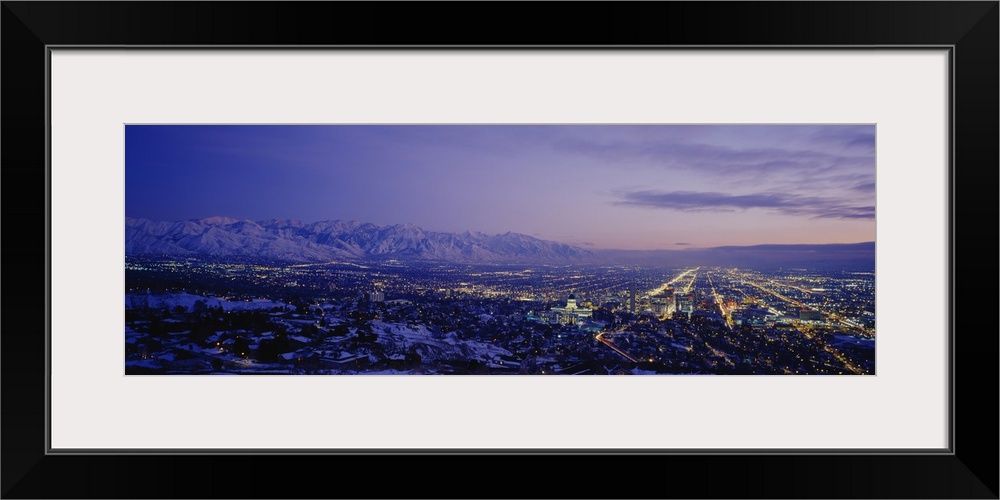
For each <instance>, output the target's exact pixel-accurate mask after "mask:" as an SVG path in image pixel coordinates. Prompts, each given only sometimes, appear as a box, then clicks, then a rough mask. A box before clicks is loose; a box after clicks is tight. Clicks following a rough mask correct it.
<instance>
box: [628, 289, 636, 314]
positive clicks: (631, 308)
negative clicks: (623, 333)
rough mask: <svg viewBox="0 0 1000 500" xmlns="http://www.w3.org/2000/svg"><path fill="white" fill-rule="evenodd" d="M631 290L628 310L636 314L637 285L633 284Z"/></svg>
mask: <svg viewBox="0 0 1000 500" xmlns="http://www.w3.org/2000/svg"><path fill="white" fill-rule="evenodd" d="M629 291H630V292H631V293H630V296H629V301H628V311H629V312H630V313H632V314H635V286H634V285H633V286H632V289H631V290H629Z"/></svg>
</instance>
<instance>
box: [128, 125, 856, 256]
mask: <svg viewBox="0 0 1000 500" xmlns="http://www.w3.org/2000/svg"><path fill="white" fill-rule="evenodd" d="M125 214H126V215H127V216H130V217H145V218H149V219H154V220H183V219H194V218H202V217H208V216H213V215H223V216H229V217H236V218H240V219H252V220H263V219H275V218H277V219H298V220H302V221H304V222H314V221H319V220H333V219H341V220H357V221H362V222H373V223H376V224H379V225H385V224H403V223H412V224H416V225H418V226H421V227H423V228H425V229H429V230H439V231H456V232H461V231H466V230H470V231H482V232H484V233H503V232H507V231H513V232H518V233H524V234H529V235H532V236H536V237H539V238H543V239H548V240H556V241H561V242H565V243H570V244H574V245H579V246H581V247H584V248H621V249H656V248H665V249H678V248H690V247H708V246H719V245H753V244H763V243H854V242H861V241H874V239H875V126H874V125H828V126H812V125H809V126H805V125H727V126H717V125H634V126H621V125H532V126H522V125H455V126H451V125H448V126H439V125H414V126H383V125H327V126H320V125H317V126H312V125H310V126H297V125H295V126H290V125H279V126H258V125H231V126H217V125H206V126H202V125H197V126H193V125H128V126H126V128H125Z"/></svg>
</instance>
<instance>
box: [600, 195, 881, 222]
mask: <svg viewBox="0 0 1000 500" xmlns="http://www.w3.org/2000/svg"><path fill="white" fill-rule="evenodd" d="M615 204H617V205H632V206H639V207H647V208H662V209H669V210H679V211H683V212H700V211H711V212H726V211H735V210H748V209H765V210H769V211H772V212H775V213H780V214H784V215H803V216H808V217H812V218H818V219H874V218H875V207H874V206H867V205H861V206H858V205H854V204H851V203H850V202H849V201H847V200H839V199H835V198H823V197H815V196H801V195H796V194H789V193H751V194H729V193H718V192H697V191H672V192H662V191H631V192H626V193H622V194H621V198H620V199H619V200H617V201H616V202H615Z"/></svg>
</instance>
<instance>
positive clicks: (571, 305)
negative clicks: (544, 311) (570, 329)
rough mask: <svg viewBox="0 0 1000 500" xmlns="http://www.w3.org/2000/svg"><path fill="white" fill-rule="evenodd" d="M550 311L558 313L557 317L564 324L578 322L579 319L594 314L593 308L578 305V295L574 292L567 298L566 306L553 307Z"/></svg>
mask: <svg viewBox="0 0 1000 500" xmlns="http://www.w3.org/2000/svg"><path fill="white" fill-rule="evenodd" d="M550 311H551V312H552V313H554V314H555V315H556V316H555V319H558V321H559V322H560V323H564V324H576V323H577V322H578V321H580V320H583V319H588V318H590V317H592V316H593V315H594V310H593V309H591V308H589V307H579V306H577V305H576V295H574V294H572V293H571V294H569V297H568V298H567V299H566V307H553V308H552V309H551V310H550Z"/></svg>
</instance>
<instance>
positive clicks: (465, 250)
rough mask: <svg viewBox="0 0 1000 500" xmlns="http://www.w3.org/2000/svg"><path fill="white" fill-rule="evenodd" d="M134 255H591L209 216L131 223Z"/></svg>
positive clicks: (534, 244)
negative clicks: (171, 220) (183, 219)
mask: <svg viewBox="0 0 1000 500" xmlns="http://www.w3.org/2000/svg"><path fill="white" fill-rule="evenodd" d="M125 253H126V255H144V254H158V255H209V256H216V257H259V258H267V259H280V260H288V261H295V262H323V261H331V260H380V259H397V260H400V259H402V260H406V259H409V260H420V261H438V262H454V263H479V264H487V263H488V264H507V263H570V262H579V261H583V260H586V259H589V258H591V257H592V256H593V255H592V254H591V252H588V251H586V250H583V249H580V248H577V247H573V246H570V245H566V244H563V243H557V242H553V241H545V240H540V239H538V238H534V237H531V236H527V235H523V234H518V233H512V232H510V231H508V232H507V233H504V234H501V235H486V234H483V233H481V232H478V231H477V232H474V233H473V232H469V231H466V232H464V233H447V232H435V231H427V230H425V229H423V228H421V227H419V226H416V225H414V224H409V223H408V224H398V225H393V226H378V225H375V224H372V223H370V222H365V223H361V222H357V221H349V222H345V221H340V220H331V221H320V222H314V223H311V224H304V223H302V222H301V221H296V220H277V219H272V220H265V221H257V222H254V221H249V220H247V221H239V220H237V219H233V218H230V217H208V218H205V219H194V220H187V221H180V222H153V221H149V220H146V219H135V218H126V221H125Z"/></svg>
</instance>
